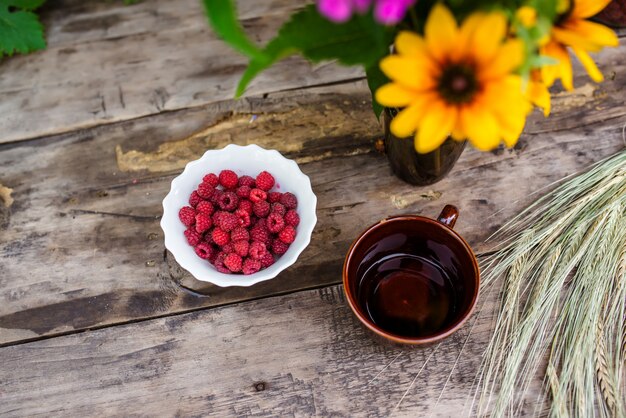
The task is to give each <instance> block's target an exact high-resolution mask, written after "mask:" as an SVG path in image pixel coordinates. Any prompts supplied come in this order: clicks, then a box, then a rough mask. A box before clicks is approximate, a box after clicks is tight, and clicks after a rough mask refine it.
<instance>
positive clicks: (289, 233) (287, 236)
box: [278, 225, 296, 244]
mask: <svg viewBox="0 0 626 418" xmlns="http://www.w3.org/2000/svg"><path fill="white" fill-rule="evenodd" d="M278 238H279V239H280V240H281V241H282V242H284V243H285V244H291V243H292V242H293V241H294V240H295V239H296V229H295V228H294V227H293V226H291V225H287V226H286V227H285V228H283V230H282V231H280V233H279V234H278Z"/></svg>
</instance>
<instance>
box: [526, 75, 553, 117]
mask: <svg viewBox="0 0 626 418" xmlns="http://www.w3.org/2000/svg"><path fill="white" fill-rule="evenodd" d="M526 95H527V96H528V99H529V100H530V101H531V102H532V103H533V104H534V105H536V106H539V107H540V108H542V109H543V115H544V116H546V117H548V115H549V114H550V92H549V91H548V87H547V86H546V85H545V84H543V83H542V82H539V81H530V82H529V83H528V89H527V91H526Z"/></svg>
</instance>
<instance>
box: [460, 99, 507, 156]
mask: <svg viewBox="0 0 626 418" xmlns="http://www.w3.org/2000/svg"><path fill="white" fill-rule="evenodd" d="M460 118H461V126H462V128H463V131H464V132H465V133H466V134H467V139H469V140H470V142H471V143H472V145H474V147H476V148H478V149H479V150H481V151H490V150H492V149H494V148H495V147H497V146H498V144H500V129H499V126H498V121H497V120H496V117H495V116H494V115H493V114H492V113H490V112H489V111H488V110H487V109H485V108H484V107H483V106H481V104H480V103H475V104H471V105H469V106H467V107H464V108H462V109H461V113H460Z"/></svg>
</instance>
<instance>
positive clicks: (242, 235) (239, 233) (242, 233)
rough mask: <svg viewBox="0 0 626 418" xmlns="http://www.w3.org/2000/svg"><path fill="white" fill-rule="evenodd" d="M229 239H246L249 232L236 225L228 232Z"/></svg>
mask: <svg viewBox="0 0 626 418" xmlns="http://www.w3.org/2000/svg"><path fill="white" fill-rule="evenodd" d="M230 239H231V241H239V240H240V239H243V240H246V241H248V240H249V239H250V233H249V232H248V230H247V229H246V228H243V227H237V228H235V229H233V230H232V231H231V233H230Z"/></svg>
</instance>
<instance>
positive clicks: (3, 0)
mask: <svg viewBox="0 0 626 418" xmlns="http://www.w3.org/2000/svg"><path fill="white" fill-rule="evenodd" d="M45 2H46V0H0V4H5V5H7V6H13V7H17V8H20V9H22V10H28V11H32V10H35V9H38V8H39V7H41V5H42V4H44V3H45Z"/></svg>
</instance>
